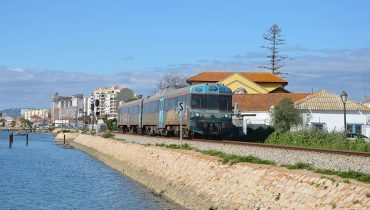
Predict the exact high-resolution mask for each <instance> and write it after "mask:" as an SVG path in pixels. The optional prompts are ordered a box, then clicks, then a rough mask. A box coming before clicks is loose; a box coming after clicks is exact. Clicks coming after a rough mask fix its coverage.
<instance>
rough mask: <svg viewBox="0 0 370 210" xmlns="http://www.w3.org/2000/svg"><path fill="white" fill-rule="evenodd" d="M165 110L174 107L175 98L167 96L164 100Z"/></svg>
mask: <svg viewBox="0 0 370 210" xmlns="http://www.w3.org/2000/svg"><path fill="white" fill-rule="evenodd" d="M164 106H165V110H166V111H168V110H174V109H175V107H176V98H169V99H166V100H165V105H164Z"/></svg>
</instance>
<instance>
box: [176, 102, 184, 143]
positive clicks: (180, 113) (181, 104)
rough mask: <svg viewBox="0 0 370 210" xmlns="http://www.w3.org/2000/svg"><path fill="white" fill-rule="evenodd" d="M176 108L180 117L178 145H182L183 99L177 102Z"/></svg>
mask: <svg viewBox="0 0 370 210" xmlns="http://www.w3.org/2000/svg"><path fill="white" fill-rule="evenodd" d="M177 110H178V112H179V118H180V145H182V116H183V113H184V112H185V103H184V102H183V101H180V102H178V103H177Z"/></svg>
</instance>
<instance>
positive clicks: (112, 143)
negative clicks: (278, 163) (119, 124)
mask: <svg viewBox="0 0 370 210" xmlns="http://www.w3.org/2000/svg"><path fill="white" fill-rule="evenodd" d="M67 135H68V134H67ZM71 144H72V145H73V146H75V147H77V148H79V149H81V150H82V151H84V152H86V153H88V154H90V155H91V156H93V157H95V158H96V159H98V160H100V161H102V162H104V163H105V164H107V165H108V166H110V167H111V168H113V169H116V170H118V171H120V172H122V173H124V174H125V175H127V176H129V177H131V178H133V179H135V180H137V181H138V182H140V183H142V184H143V185H145V186H147V187H149V188H151V189H152V190H153V191H155V192H156V193H158V194H163V195H164V196H166V197H168V198H170V199H171V200H174V201H175V202H177V203H179V204H180V205H182V206H184V207H186V208H190V209H216V208H217V209H259V208H272V209H281V208H289V209H319V208H323V209H332V208H353V209H369V208H370V200H369V199H370V198H369V196H370V186H369V185H367V184H364V183H359V182H356V181H352V180H351V182H350V183H345V182H343V179H341V178H336V177H334V179H332V178H328V177H323V176H321V175H320V174H315V173H312V172H307V171H301V170H288V169H285V168H281V167H274V166H268V165H259V164H249V163H238V164H234V165H231V166H230V165H223V164H221V163H220V162H219V160H218V159H217V158H215V157H211V156H207V155H203V154H200V153H197V152H194V151H185V150H174V149H167V148H163V147H156V146H144V145H139V144H133V143H127V142H123V141H116V140H113V139H105V138H102V137H98V136H90V135H84V134H81V135H78V136H77V137H76V138H75V139H74V141H73V142H71Z"/></svg>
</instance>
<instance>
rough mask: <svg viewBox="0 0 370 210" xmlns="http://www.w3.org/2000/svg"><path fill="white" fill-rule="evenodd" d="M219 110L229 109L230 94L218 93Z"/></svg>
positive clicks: (230, 106)
mask: <svg viewBox="0 0 370 210" xmlns="http://www.w3.org/2000/svg"><path fill="white" fill-rule="evenodd" d="M219 108H220V110H226V111H231V108H232V105H231V96H230V95H220V106H219Z"/></svg>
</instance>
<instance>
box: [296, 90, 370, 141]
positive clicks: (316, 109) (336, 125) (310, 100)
mask: <svg viewBox="0 0 370 210" xmlns="http://www.w3.org/2000/svg"><path fill="white" fill-rule="evenodd" d="M295 105H296V107H297V108H299V109H301V110H304V111H305V113H306V114H305V118H306V119H308V122H309V124H310V125H312V126H315V127H318V128H324V129H326V130H328V131H334V130H336V131H343V130H344V111H343V109H344V106H343V102H342V100H341V98H340V96H339V95H336V94H334V93H330V92H328V91H326V90H320V91H318V92H316V93H314V94H312V95H309V96H307V97H305V98H303V99H301V100H299V101H296V102H295ZM346 110H347V111H346V118H347V120H346V121H347V131H348V132H351V133H361V134H362V135H365V136H370V108H369V107H366V106H364V105H362V104H360V103H358V102H355V101H352V100H348V101H347V102H346Z"/></svg>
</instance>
